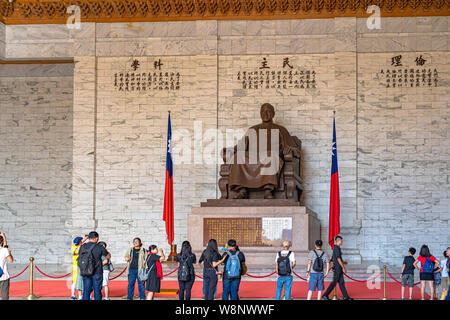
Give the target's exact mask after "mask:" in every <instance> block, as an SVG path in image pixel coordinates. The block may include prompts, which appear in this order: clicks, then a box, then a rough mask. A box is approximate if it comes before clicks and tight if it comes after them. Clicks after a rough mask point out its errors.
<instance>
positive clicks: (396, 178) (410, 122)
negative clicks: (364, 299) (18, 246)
mask: <svg viewBox="0 0 450 320" xmlns="http://www.w3.org/2000/svg"><path fill="white" fill-rule="evenodd" d="M448 22H449V18H448V17H410V18H382V19H381V25H380V27H381V28H380V29H368V28H367V24H366V19H356V18H336V19H325V20H317V19H309V20H271V21H239V20H236V21H214V20H211V21H185V22H168V23H165V22H156V23H130V24H128V23H115V24H109V23H98V24H95V23H83V24H82V28H81V29H80V30H78V31H77V30H67V29H65V26H60V25H39V26H37V25H28V26H19V25H14V26H13V25H10V26H6V27H5V26H3V30H4V32H3V33H4V37H3V39H4V46H3V47H4V55H5V58H17V59H19V58H70V57H74V61H75V62H74V63H75V66H74V70H75V71H74V75H73V114H72V117H73V132H74V134H73V141H72V153H73V156H72V160H73V171H72V178H71V179H72V180H71V181H72V183H73V187H72V189H73V190H72V198H71V199H69V198H65V199H66V200H65V202H64V203H65V205H66V206H68V207H66V209H65V210H66V211H65V212H66V215H67V216H70V217H71V219H67V220H65V222H64V227H62V228H61V229H57V230H61V231H60V233H58V234H60V236H61V237H64V239H65V240H64V241H65V244H64V245H65V246H66V247H69V246H70V241H71V238H72V237H73V236H75V235H81V234H83V233H86V232H89V231H90V230H91V229H97V230H98V232H99V233H100V234H101V237H102V239H103V240H105V241H107V242H108V245H109V248H110V249H111V251H112V254H113V255H114V256H115V257H117V258H116V259H118V260H116V261H122V255H123V252H124V251H125V249H126V248H127V247H128V246H129V245H130V244H131V240H132V238H133V237H134V236H140V237H141V238H142V239H143V240H144V243H145V245H147V246H148V245H150V244H152V243H156V244H158V245H160V246H162V247H163V248H164V249H165V250H166V251H167V250H168V246H167V242H166V238H165V234H164V224H163V221H162V205H163V190H164V178H165V176H164V173H165V172H164V170H165V155H166V152H165V148H166V145H165V144H166V130H167V115H168V112H167V111H168V110H171V115H172V130H173V134H174V145H173V149H174V153H175V154H174V157H175V159H174V160H175V167H174V191H175V230H176V231H175V241H176V242H177V243H178V244H180V243H181V242H182V241H183V240H184V239H185V238H186V236H187V231H186V228H187V225H186V221H187V219H186V217H187V214H189V212H190V211H191V207H192V206H198V205H199V203H200V202H201V201H204V200H206V199H208V198H215V197H218V196H219V193H218V189H217V186H216V182H217V179H218V178H219V177H218V168H219V163H218V161H219V157H217V147H218V146H219V145H220V144H219V142H218V140H219V138H220V136H219V134H218V133H214V132H215V131H214V132H213V131H210V132H209V133H211V134H209V139H205V138H204V137H203V139H202V135H201V134H200V135H195V129H196V128H197V130H200V131H197V132H203V133H205V132H206V131H207V130H208V129H214V130H215V129H219V130H220V131H221V132H222V133H224V132H225V130H226V129H227V128H228V129H243V130H245V129H247V128H248V127H249V126H251V125H253V124H256V123H258V122H259V121H260V118H259V112H258V111H259V107H260V105H261V103H264V102H270V103H272V104H273V105H274V106H275V108H276V111H277V113H276V116H275V120H276V121H277V122H278V123H280V124H281V125H283V126H285V127H286V128H287V129H288V130H289V131H290V133H291V134H293V135H297V136H298V137H299V138H300V139H301V140H302V142H303V150H302V156H303V166H302V175H303V179H304V189H305V192H304V196H303V201H304V203H305V204H306V205H307V206H308V207H309V208H311V209H312V210H314V211H315V212H317V214H318V217H319V219H320V221H321V226H322V229H321V236H322V239H323V240H326V239H327V237H328V229H327V225H328V205H329V181H330V167H331V163H330V161H331V156H330V151H331V139H332V118H333V110H336V127H337V145H338V159H339V175H340V190H341V231H342V235H343V236H344V239H345V243H344V255H345V256H346V259H347V260H349V261H351V262H360V261H361V260H378V261H380V262H389V263H394V264H400V263H401V259H402V256H403V255H404V254H406V251H407V249H408V248H409V246H411V245H412V246H415V247H416V248H417V249H419V248H420V245H421V244H423V243H427V244H428V245H430V247H431V250H432V252H433V253H435V254H436V255H440V252H441V251H443V249H444V248H445V247H447V246H448V242H449V240H450V239H449V234H450V232H449V231H450V226H449V216H450V213H449V210H448V208H449V196H448V194H449V190H448V186H449V181H448V173H447V172H448V171H449V170H448V169H449V162H448V160H447V159H448V152H449V145H448V141H449V139H448V130H449V123H450V122H449V121H448V100H449V95H448V83H449V75H448V71H449V70H448V61H449V51H448V39H449V34H450V33H449V31H450V30H449V23H448ZM1 35H2V28H1V26H0V50H1V48H2V36H1ZM43 44H45V45H43ZM0 52H1V51H0ZM399 55H401V56H402V61H403V62H404V63H405V65H406V64H408V68H410V67H414V68H416V64H415V59H416V58H417V57H418V56H420V55H422V57H423V58H424V59H425V60H426V61H427V62H426V65H430V66H431V65H433V66H435V67H436V68H437V70H438V71H439V79H440V80H439V86H438V87H436V88H415V87H414V88H411V89H410V88H396V89H394V88H391V89H394V90H391V89H389V90H388V88H385V87H383V85H384V84H383V83H382V81H381V80H380V78H379V75H377V73H379V72H380V70H381V69H382V68H384V69H386V68H387V67H391V68H394V67H392V64H391V63H392V61H391V59H392V58H393V57H394V56H399ZM263 58H265V59H266V60H267V61H268V63H269V65H274V66H277V68H278V69H283V67H282V62H283V59H284V58H289V61H290V62H291V64H292V65H293V66H294V69H295V70H298V71H301V70H307V69H314V70H315V71H316V72H317V77H316V79H317V88H316V89H300V88H296V89H283V88H281V89H278V88H270V89H261V88H259V89H257V90H255V89H252V90H249V89H242V86H241V85H240V83H239V82H238V81H237V79H236V77H237V73H238V72H239V71H240V70H246V69H252V70H253V69H255V68H258V67H259V66H260V63H261V60H262V59H263ZM158 59H161V60H162V61H163V63H167V65H166V67H168V68H169V70H170V69H172V70H177V71H179V72H180V73H181V76H182V80H183V81H182V86H181V89H180V90H179V91H170V90H169V91H164V90H163V91H161V92H157V93H151V92H150V91H147V92H146V93H142V92H141V93H137V92H128V93H126V94H125V93H122V92H118V91H117V90H116V88H114V85H113V83H114V74H115V73H118V72H120V71H129V70H131V64H132V62H133V60H138V61H139V63H140V67H139V68H140V70H141V72H143V71H142V70H149V69H152V68H153V65H152V63H153V62H154V61H155V60H158ZM421 69H422V68H421ZM427 70H428V67H427ZM40 81H43V82H42V83H43V85H42V86H43V87H45V83H46V82H45V80H44V79H42V78H41V79H40ZM38 86H39V85H38ZM69 100H70V99H69ZM69 100H68V101H69ZM199 121H201V124H202V128H201V129H200V128H199V127H198V125H199V123H200V122H199ZM181 133H184V137H187V138H186V139H184V140H183V137H181V136H180V134H181ZM214 138H215V140H214ZM52 143H53V144H56V141H53V142H52ZM182 143H187V144H188V145H191V146H192V148H194V146H195V148H196V149H193V150H192V154H191V155H190V157H189V159H190V161H186V158H185V159H184V160H185V161H184V162H182V161H181V158H182V157H183V156H185V155H184V154H183V153H181V152H180V149H181V144H182ZM215 146H216V148H214V147H215ZM201 147H203V148H204V149H207V150H208V152H209V155H210V156H211V157H212V159H216V160H217V162H214V161H213V162H212V163H205V162H204V161H202V160H205V159H202V158H201V157H200V158H199V157H198V154H196V153H195V150H197V151H198V150H200V149H201ZM61 199H62V198H61ZM3 212H5V213H4V214H8V213H7V212H8V211H7V210H6V211H3ZM18 212H20V210H19V211H18ZM43 212H44V211H43ZM2 215H3V213H2ZM40 216H41V215H39V217H40ZM6 229H7V231H9V232H10V233H11V236H10V239H11V240H10V241H17V240H16V239H17V238H16V235H15V234H14V229H12V225H11V226H9V225H8V226H7V228H6ZM424 230H426V231H424ZM58 232H59V231H58ZM19 239H20V238H19ZM45 247H47V248H49V247H50V246H47V245H46V246H45ZM65 252H66V251H63V250H62V249H61V250H60V251H58V253H57V254H58V255H59V257H58V259H60V260H61V261H62V260H64V261H66V262H69V261H70V256H67V255H66V256H64V255H65ZM40 255H42V256H45V257H47V256H48V257H49V259H53V258H51V257H52V256H53V254H52V253H51V252H50V250H47V251H45V250H44V249H42V252H40ZM24 256H27V257H28V256H29V254H28V253H27V254H24Z"/></svg>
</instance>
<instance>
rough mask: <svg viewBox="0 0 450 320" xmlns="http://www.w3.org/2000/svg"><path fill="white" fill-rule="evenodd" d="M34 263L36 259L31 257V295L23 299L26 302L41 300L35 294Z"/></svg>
mask: <svg viewBox="0 0 450 320" xmlns="http://www.w3.org/2000/svg"><path fill="white" fill-rule="evenodd" d="M33 261H34V258H33V257H31V258H30V293H29V294H28V295H26V296H25V297H23V299H25V300H36V299H39V298H40V297H38V296H37V295H35V294H34V293H33V271H34V263H33Z"/></svg>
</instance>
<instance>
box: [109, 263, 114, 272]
mask: <svg viewBox="0 0 450 320" xmlns="http://www.w3.org/2000/svg"><path fill="white" fill-rule="evenodd" d="M113 271H114V266H113V264H112V263H111V262H110V263H109V272H113Z"/></svg>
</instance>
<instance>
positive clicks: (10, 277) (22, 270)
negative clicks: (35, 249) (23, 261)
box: [9, 266, 29, 279]
mask: <svg viewBox="0 0 450 320" xmlns="http://www.w3.org/2000/svg"><path fill="white" fill-rule="evenodd" d="M28 267H29V266H26V267H25V269H23V270H22V272H21V273H19V274H17V275H15V276H13V277H9V278H10V279H14V278H17V277H18V276H20V275H21V274H22V273H24V272H25V270H27V269H28Z"/></svg>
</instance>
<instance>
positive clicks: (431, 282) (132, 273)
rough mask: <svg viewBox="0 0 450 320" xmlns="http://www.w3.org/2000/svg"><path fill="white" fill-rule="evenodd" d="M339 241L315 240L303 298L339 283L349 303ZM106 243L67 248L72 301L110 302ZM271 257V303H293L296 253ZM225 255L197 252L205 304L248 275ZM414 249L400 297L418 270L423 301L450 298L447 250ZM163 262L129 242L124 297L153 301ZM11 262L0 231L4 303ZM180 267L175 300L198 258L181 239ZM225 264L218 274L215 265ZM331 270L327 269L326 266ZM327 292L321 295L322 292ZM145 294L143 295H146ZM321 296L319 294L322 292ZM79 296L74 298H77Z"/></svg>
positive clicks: (186, 296)
mask: <svg viewBox="0 0 450 320" xmlns="http://www.w3.org/2000/svg"><path fill="white" fill-rule="evenodd" d="M342 244H343V239H342V237H341V236H336V238H335V244H334V248H333V253H332V256H331V258H330V257H328V255H327V254H326V252H325V251H323V250H322V245H323V242H322V241H321V240H316V241H315V245H314V250H312V251H311V252H309V254H308V259H307V266H306V276H307V280H308V294H307V300H311V299H312V295H313V293H314V292H315V291H317V299H318V300H328V299H329V295H330V293H331V291H332V290H333V289H334V288H335V287H336V286H337V285H338V284H339V287H340V290H341V292H342V294H343V296H344V300H353V299H352V298H350V297H349V295H348V293H347V290H346V287H345V281H344V274H346V273H347V270H346V267H345V264H346V262H344V261H343V259H342V251H341V246H342ZM106 248H107V244H106V243H105V242H103V241H101V242H99V234H98V233H97V232H95V231H92V232H90V233H89V234H88V235H85V236H84V237H76V238H75V239H74V240H73V245H72V247H71V250H70V251H71V255H72V261H73V266H72V275H73V278H72V285H71V299H72V300H77V299H78V300H90V299H91V297H92V293H93V298H94V299H95V300H102V299H103V300H109V299H110V297H109V285H108V284H109V275H110V273H111V272H112V271H113V270H114V266H113V264H112V262H111V253H110V252H108V250H107V249H106ZM280 249H281V250H280V251H279V252H278V253H277V255H276V257H275V271H276V274H277V288H276V294H275V299H276V300H280V299H282V292H283V288H284V299H285V300H290V299H291V289H292V283H293V276H292V273H293V272H294V271H293V270H294V268H295V267H296V260H295V255H294V252H293V251H291V250H290V249H291V243H290V241H283V243H282V248H280ZM222 251H223V253H222V254H220V253H219V249H218V246H217V241H216V240H215V239H210V240H209V241H208V243H207V245H206V248H205V250H204V251H203V252H202V253H201V256H200V258H199V260H198V264H199V266H200V267H202V268H203V295H204V299H205V300H214V298H215V296H216V293H217V283H218V281H219V280H220V279H222V284H223V290H222V300H238V299H239V287H240V283H241V277H242V276H243V275H245V274H246V272H247V266H246V264H245V255H244V253H243V252H242V251H241V250H240V249H239V247H238V244H237V243H236V240H234V239H230V240H229V241H228V243H227V244H226V246H225V248H222ZM415 254H416V249H415V248H409V250H408V255H407V256H405V257H404V260H403V264H402V268H401V271H400V273H401V274H400V279H401V286H402V288H401V299H402V300H404V298H405V289H406V286H408V288H409V299H410V300H412V296H413V288H414V271H415V270H418V271H419V277H420V293H421V298H422V300H424V298H425V287H426V286H427V285H428V287H429V291H430V299H431V300H432V299H434V298H435V297H437V298H440V299H441V300H450V290H449V289H450V288H449V282H450V281H449V274H448V271H449V268H450V247H448V248H447V249H446V250H445V251H444V252H443V259H442V260H441V261H439V260H438V259H437V258H436V257H435V256H433V255H432V254H431V253H430V249H429V248H428V246H427V245H423V246H422V247H421V249H420V252H419V255H418V257H417V258H414V255H415ZM165 259H166V257H165V255H164V252H163V250H162V249H158V247H157V246H156V245H151V246H149V248H148V249H145V248H144V247H143V244H142V241H141V239H140V238H134V239H133V246H132V247H130V248H129V249H128V250H127V251H126V253H125V261H126V262H127V268H126V271H127V274H126V275H127V278H128V289H127V299H129V300H133V297H134V291H135V285H136V282H137V285H138V292H139V299H140V300H144V299H147V300H153V299H154V297H155V293H159V292H160V290H161V279H162V278H163V271H162V265H161V262H163V261H164V260H165ZM13 261H14V259H13V256H12V253H11V248H9V247H8V244H7V241H6V235H5V233H3V232H0V292H1V296H2V300H8V299H9V287H10V276H9V273H8V267H7V263H12V262H13ZM176 262H177V263H178V275H177V278H178V285H179V296H178V297H179V300H190V299H191V296H192V295H191V291H192V287H193V285H194V282H195V277H196V275H195V270H194V265H195V264H196V263H197V257H196V256H195V254H194V253H193V252H192V247H191V244H190V243H189V241H184V242H183V243H182V245H181V250H180V252H179V253H178V254H177V256H176ZM221 265H222V266H223V268H222V270H220V269H219V266H221ZM330 266H331V268H330ZM330 270H333V279H332V281H331V283H330V284H329V286H328V288H327V289H326V290H325V286H324V279H325V278H326V277H327V275H328V273H329V271H330ZM323 290H325V292H323ZM146 291H147V296H146V295H145V293H146ZM322 292H323V294H322ZM76 293H78V297H77V295H76Z"/></svg>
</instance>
